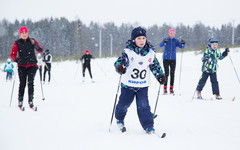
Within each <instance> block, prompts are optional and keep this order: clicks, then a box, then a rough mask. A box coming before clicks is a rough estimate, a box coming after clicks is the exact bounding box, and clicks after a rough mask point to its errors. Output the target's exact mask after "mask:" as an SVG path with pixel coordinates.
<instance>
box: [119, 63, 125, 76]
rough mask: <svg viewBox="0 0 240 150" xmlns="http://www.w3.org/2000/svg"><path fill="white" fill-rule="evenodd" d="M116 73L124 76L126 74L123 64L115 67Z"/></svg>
mask: <svg viewBox="0 0 240 150" xmlns="http://www.w3.org/2000/svg"><path fill="white" fill-rule="evenodd" d="M117 71H118V72H119V73H120V74H124V73H125V72H126V66H125V65H123V64H120V65H119V66H117Z"/></svg>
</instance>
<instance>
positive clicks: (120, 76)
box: [109, 75, 122, 132]
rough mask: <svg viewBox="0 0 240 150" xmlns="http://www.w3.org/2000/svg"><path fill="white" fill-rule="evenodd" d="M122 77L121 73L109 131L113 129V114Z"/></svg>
mask: <svg viewBox="0 0 240 150" xmlns="http://www.w3.org/2000/svg"><path fill="white" fill-rule="evenodd" d="M121 78H122V75H120V77H119V83H118V88H117V93H116V97H115V101H114V105H113V111H112V117H111V121H110V127H109V132H110V131H111V127H112V121H113V115H114V112H115V108H116V103H117V97H118V91H119V87H120V85H121Z"/></svg>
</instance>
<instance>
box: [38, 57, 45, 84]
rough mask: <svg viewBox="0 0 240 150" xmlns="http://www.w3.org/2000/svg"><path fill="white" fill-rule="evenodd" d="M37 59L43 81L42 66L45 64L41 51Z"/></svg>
mask: <svg viewBox="0 0 240 150" xmlns="http://www.w3.org/2000/svg"><path fill="white" fill-rule="evenodd" d="M37 61H38V69H39V74H40V80H41V81H42V66H43V65H44V62H43V59H42V55H41V54H40V53H38V54H37Z"/></svg>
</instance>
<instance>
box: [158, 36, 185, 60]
mask: <svg viewBox="0 0 240 150" xmlns="http://www.w3.org/2000/svg"><path fill="white" fill-rule="evenodd" d="M165 39H168V42H167V43H166V45H165V44H164V40H165ZM163 46H165V47H164V53H163V59H167V60H176V48H177V46H178V47H179V48H182V49H183V48H185V44H181V42H180V41H179V40H178V39H176V38H171V37H170V36H169V37H167V38H164V39H163V41H162V42H161V43H160V47H163Z"/></svg>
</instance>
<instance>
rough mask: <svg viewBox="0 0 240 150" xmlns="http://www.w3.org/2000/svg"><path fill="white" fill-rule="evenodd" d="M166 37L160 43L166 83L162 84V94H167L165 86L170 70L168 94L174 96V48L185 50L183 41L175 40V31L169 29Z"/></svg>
mask: <svg viewBox="0 0 240 150" xmlns="http://www.w3.org/2000/svg"><path fill="white" fill-rule="evenodd" d="M168 35H169V36H168V37H167V38H164V39H163V41H162V42H161V43H160V47H163V46H165V47H164V53H163V66H164V72H165V76H166V82H165V84H164V89H163V93H164V94H167V84H168V76H169V68H170V94H174V91H173V87H174V76H175V68H176V48H177V47H179V48H181V49H184V48H185V41H184V40H181V42H180V41H179V40H178V39H176V38H175V30H174V29H170V30H169V31H168Z"/></svg>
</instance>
